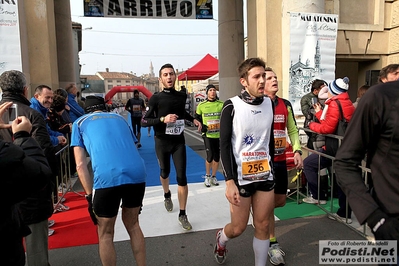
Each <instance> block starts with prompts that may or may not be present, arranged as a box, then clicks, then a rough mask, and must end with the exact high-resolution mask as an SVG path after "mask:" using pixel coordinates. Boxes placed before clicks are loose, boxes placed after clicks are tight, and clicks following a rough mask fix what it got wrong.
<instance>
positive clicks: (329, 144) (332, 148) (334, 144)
mask: <svg viewBox="0 0 399 266" xmlns="http://www.w3.org/2000/svg"><path fill="white" fill-rule="evenodd" d="M335 102H336V103H337V105H338V109H339V120H338V125H337V128H336V129H335V132H334V135H337V136H342V137H343V136H344V135H345V131H346V128H347V127H348V121H347V120H346V119H345V117H344V113H343V111H342V106H341V103H340V102H339V100H335ZM339 142H340V141H339V140H338V139H337V138H332V137H327V136H326V154H328V155H331V156H335V154H336V153H337V151H338V148H339Z"/></svg>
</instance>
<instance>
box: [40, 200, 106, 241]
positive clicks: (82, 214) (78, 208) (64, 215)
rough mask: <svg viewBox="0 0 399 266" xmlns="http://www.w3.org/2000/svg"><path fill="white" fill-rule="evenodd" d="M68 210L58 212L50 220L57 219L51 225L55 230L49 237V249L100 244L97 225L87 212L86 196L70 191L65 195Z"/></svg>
mask: <svg viewBox="0 0 399 266" xmlns="http://www.w3.org/2000/svg"><path fill="white" fill-rule="evenodd" d="M65 198H66V201H65V203H64V204H65V205H66V206H68V207H69V210H68V211H65V212H57V213H55V214H53V216H51V218H50V220H55V224H54V225H53V226H52V227H51V229H54V230H55V232H54V234H53V235H52V236H50V237H49V240H48V242H49V243H48V244H49V249H56V248H66V247H73V246H82V245H90V244H98V237H97V227H96V226H95V225H94V224H93V222H92V221H91V219H90V216H89V213H88V212H87V201H86V199H85V197H83V196H79V195H77V194H76V193H73V192H69V193H67V194H66V195H65Z"/></svg>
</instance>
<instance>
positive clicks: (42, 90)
mask: <svg viewBox="0 0 399 266" xmlns="http://www.w3.org/2000/svg"><path fill="white" fill-rule="evenodd" d="M53 95H54V94H53V91H52V90H51V88H50V87H48V86H46V85H39V86H37V88H36V89H35V95H34V97H32V98H31V99H30V107H31V108H33V109H35V110H37V111H38V112H39V113H41V114H42V115H43V118H44V120H46V117H47V112H48V109H49V108H50V106H51V104H52V102H53ZM46 126H47V131H48V133H49V135H50V139H51V143H52V144H53V145H54V146H57V145H62V146H64V145H65V144H66V142H67V141H66V138H65V137H64V135H63V134H62V133H60V132H58V131H54V130H52V129H51V128H50V127H49V125H46Z"/></svg>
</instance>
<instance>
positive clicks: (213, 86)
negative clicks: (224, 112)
mask: <svg viewBox="0 0 399 266" xmlns="http://www.w3.org/2000/svg"><path fill="white" fill-rule="evenodd" d="M210 89H215V90H216V87H215V85H213V84H209V85H208V86H206V95H208V91H209V90H210Z"/></svg>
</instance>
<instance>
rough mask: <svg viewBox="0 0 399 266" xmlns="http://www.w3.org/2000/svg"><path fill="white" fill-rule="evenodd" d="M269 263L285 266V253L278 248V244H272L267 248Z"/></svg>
mask: <svg viewBox="0 0 399 266" xmlns="http://www.w3.org/2000/svg"><path fill="white" fill-rule="evenodd" d="M268 254H269V257H270V263H271V264H273V265H285V261H284V256H285V252H284V251H283V250H282V249H281V248H280V245H279V244H278V243H276V244H272V245H271V246H270V247H269V252H268Z"/></svg>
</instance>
